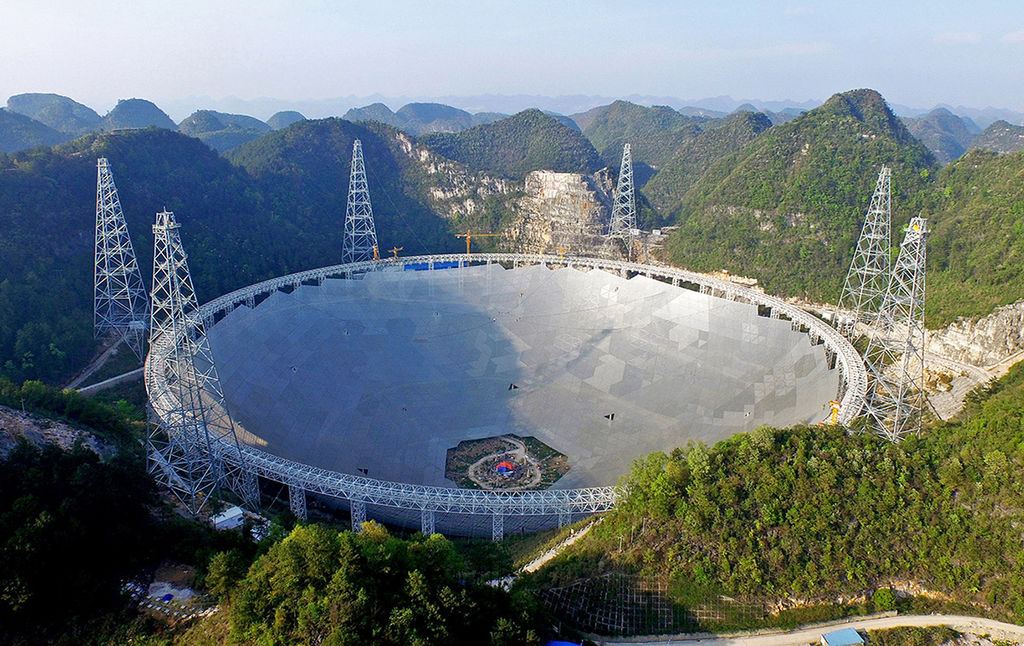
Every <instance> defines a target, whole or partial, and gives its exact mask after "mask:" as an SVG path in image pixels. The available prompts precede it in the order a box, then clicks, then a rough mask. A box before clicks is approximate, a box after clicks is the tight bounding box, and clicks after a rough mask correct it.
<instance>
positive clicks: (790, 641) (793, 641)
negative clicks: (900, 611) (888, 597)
mask: <svg viewBox="0 0 1024 646" xmlns="http://www.w3.org/2000/svg"><path fill="white" fill-rule="evenodd" d="M900 626H949V627H950V628H952V629H954V630H957V631H959V632H964V633H974V634H976V635H986V634H987V635H991V636H992V637H993V638H995V639H1002V640H1006V641H1011V642H1014V643H1017V644H1024V626H1017V625H1014V624H1007V623H1003V622H1001V621H994V620H992V619H983V618H981V617H966V616H961V615H897V616H895V617H876V618H871V619H859V620H850V621H844V622H841V623H832V624H828V625H827V626H824V625H821V626H816V627H813V628H798V629H796V630H793V631H790V632H786V633H772V634H766V635H750V636H741V635H734V636H730V637H710V636H708V635H675V636H672V637H657V638H653V639H650V640H647V639H643V638H641V639H636V640H633V641H630V640H629V639H622V640H619V639H607V640H603V641H601V642H599V643H602V644H614V645H615V646H630V645H634V644H635V645H636V646H657V645H659V644H678V643H686V644H688V645H689V644H692V645H694V646H696V645H698V644H699V645H701V646H797V645H800V644H803V645H806V644H810V643H812V642H813V643H818V642H819V641H820V639H821V634H822V633H826V632H831V631H833V630H840V629H842V628H855V629H856V630H859V631H861V632H865V631H868V630H877V629H880V628H897V627H900Z"/></svg>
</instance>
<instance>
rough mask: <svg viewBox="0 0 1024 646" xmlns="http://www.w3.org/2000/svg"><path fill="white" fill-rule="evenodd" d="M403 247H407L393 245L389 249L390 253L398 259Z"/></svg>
mask: <svg viewBox="0 0 1024 646" xmlns="http://www.w3.org/2000/svg"><path fill="white" fill-rule="evenodd" d="M402 249H405V247H392V248H390V249H388V253H390V254H393V255H394V257H395V259H396V260H397V259H398V252H399V251H401V250H402Z"/></svg>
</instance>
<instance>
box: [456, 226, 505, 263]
mask: <svg viewBox="0 0 1024 646" xmlns="http://www.w3.org/2000/svg"><path fill="white" fill-rule="evenodd" d="M455 237H456V238H465V239H466V255H467V256H468V255H469V240H470V238H498V237H501V234H500V233H473V232H472V231H469V230H468V229H467V230H466V232H465V233H456V234H455Z"/></svg>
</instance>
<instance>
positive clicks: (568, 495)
mask: <svg viewBox="0 0 1024 646" xmlns="http://www.w3.org/2000/svg"><path fill="white" fill-rule="evenodd" d="M491 263H501V264H507V265H513V266H518V265H537V264H541V265H545V266H548V267H574V268H587V269H601V270H605V271H611V272H614V273H619V274H620V275H624V276H628V275H630V274H633V275H643V276H647V277H650V278H655V279H658V280H663V281H667V282H671V283H672V284H675V285H678V284H681V283H688V284H692V285H696V286H697V288H698V289H700V290H701V291H705V292H709V293H711V294H713V295H715V296H720V297H724V298H727V299H730V300H736V301H741V302H747V303H750V304H751V305H754V306H758V307H766V308H769V309H770V310H771V315H772V317H773V318H780V317H785V318H788V319H790V320H791V321H792V323H793V327H794V329H801V330H803V329H806V330H807V332H806V333H807V334H808V336H809V337H810V339H811V342H812V343H818V342H820V343H823V344H824V345H825V349H826V351H827V352H830V353H832V354H833V355H834V356H835V360H836V367H837V368H838V369H839V371H840V380H841V387H842V389H843V391H844V395H843V398H842V401H841V402H840V403H841V408H840V413H839V417H838V419H839V422H840V423H842V424H849V422H850V421H852V420H853V419H854V418H856V417H857V416H859V415H860V413H861V409H862V407H863V402H864V395H865V392H866V390H867V373H866V370H865V367H864V361H863V360H862V358H861V356H860V354H859V353H858V352H857V351H856V349H854V347H853V346H852V345H851V344H850V342H849V341H848V340H847V339H846V338H845V337H843V336H842V335H841V334H840V333H839V332H838V331H836V330H835V329H834V328H833V327H832V326H830V325H828V324H827V323H825V322H824V321H822V320H820V319H818V318H817V317H815V316H813V315H812V314H810V313H808V312H806V311H804V310H802V309H800V308H799V307H796V306H795V305H791V304H789V303H787V302H785V301H783V300H782V299H779V298H776V297H774V296H770V295H768V294H764V293H762V292H759V291H757V290H754V289H750V288H747V287H743V286H741V285H736V284H733V283H730V282H728V281H724V280H720V279H717V278H712V277H710V276H706V275H703V274H698V273H696V272H692V271H687V270H685V269H677V268H673V267H657V266H652V265H643V264H639V263H633V262H624V261H618V260H603V259H600V258H582V257H556V256H547V255H540V254H514V253H476V254H433V255H425V256H410V257H403V258H388V259H382V260H377V261H364V262H356V263H349V264H343V265H333V266H330V267H321V268H319V269H311V270H308V271H302V272H297V273H294V274H289V275H287V276H281V277H278V278H272V279H270V280H265V281H262V282H260V283H256V284H254V285H250V286H248V287H243V288H242V289H238V290H235V291H233V292H231V293H229V294H225V295H223V296H221V297H219V298H215V299H214V300H212V301H210V302H209V303H206V304H205V305H203V306H202V307H200V308H199V310H198V312H197V314H196V316H199V317H201V318H202V320H204V321H206V322H207V323H208V325H210V324H212V323H213V322H214V320H215V319H216V317H217V316H218V315H221V314H226V313H228V312H230V311H232V310H233V309H235V308H236V307H239V306H241V305H251V304H252V303H253V302H254V301H255V299H256V298H258V297H260V296H264V295H269V294H272V293H273V292H275V291H277V290H279V289H295V288H297V287H299V286H300V285H303V284H320V283H322V282H323V280H325V279H327V278H352V277H354V276H358V275H360V274H364V273H367V272H372V271H381V270H385V269H388V268H397V267H401V268H405V267H406V266H409V265H415V266H417V268H427V269H429V270H436V269H442V268H450V267H453V264H454V265H455V266H467V265H480V264H491ZM172 342H177V339H168V338H164V337H160V338H157V339H154V340H152V341H151V344H150V345H151V349H150V353H149V356H148V357H147V358H146V368H145V381H146V390H147V392H148V394H149V400H150V404H151V406H152V409H153V411H154V414H155V415H156V417H157V419H158V421H159V422H161V423H162V422H163V421H164V420H165V419H166V416H167V415H168V413H169V411H172V410H174V409H175V408H179V407H178V406H176V405H175V403H174V400H173V395H172V393H171V391H170V389H169V388H168V387H167V383H166V379H165V376H164V366H165V362H166V358H167V355H168V353H169V351H170V349H171V343H172ZM161 425H163V424H161ZM224 453H225V454H226V455H231V452H230V451H226V452H224ZM242 456H243V459H244V460H245V462H246V464H247V467H248V468H249V469H252V470H253V471H255V472H256V473H257V474H258V475H260V476H262V477H263V478H266V479H268V480H272V481H275V482H279V483H282V484H285V485H289V486H297V487H301V488H303V489H304V490H306V491H308V492H310V493H315V494H321V495H324V496H330V497H334V498H342V499H347V500H350V501H357V502H362V503H365V504H372V505H381V506H386V507H395V508H401V509H409V510H419V511H430V512H441V513H455V514H488V515H512V516H536V515H565V514H593V513H598V512H604V511H608V510H610V509H611V508H612V507H613V506H614V505H615V501H616V498H617V496H618V495H619V491H618V490H617V488H616V487H591V488H586V489H555V490H552V489H545V490H539V491H523V492H500V491H482V490H475V489H458V488H449V487H431V486H424V485H414V484H407V483H400V482H389V481H385V480H376V479H373V478H366V477H362V476H355V475H350V474H345V473H339V472H336V471H330V470H328V469H322V468H319V467H314V466H311V465H307V464H303V463H300V462H295V461H292V460H288V459H285V458H282V457H279V456H276V455H273V454H271V453H267V452H264V451H261V450H259V449H256V448H253V447H251V446H247V445H243V446H242Z"/></svg>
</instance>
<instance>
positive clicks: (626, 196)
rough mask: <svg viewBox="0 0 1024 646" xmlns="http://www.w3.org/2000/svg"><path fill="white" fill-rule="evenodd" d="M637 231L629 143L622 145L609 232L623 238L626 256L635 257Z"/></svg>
mask: <svg viewBox="0 0 1024 646" xmlns="http://www.w3.org/2000/svg"><path fill="white" fill-rule="evenodd" d="M634 231H636V200H635V198H634V192H633V158H632V155H631V153H630V151H629V144H626V145H625V146H623V147H622V167H621V168H620V169H619V183H618V185H617V186H616V188H615V204H614V205H613V206H612V220H611V226H610V228H609V230H608V234H609V235H611V236H615V237H619V238H622V239H623V241H624V242H625V243H626V257H627V258H628V259H630V260H632V257H633V232H634Z"/></svg>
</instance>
